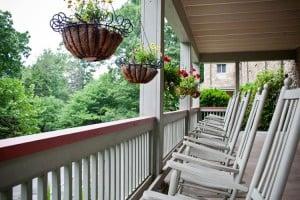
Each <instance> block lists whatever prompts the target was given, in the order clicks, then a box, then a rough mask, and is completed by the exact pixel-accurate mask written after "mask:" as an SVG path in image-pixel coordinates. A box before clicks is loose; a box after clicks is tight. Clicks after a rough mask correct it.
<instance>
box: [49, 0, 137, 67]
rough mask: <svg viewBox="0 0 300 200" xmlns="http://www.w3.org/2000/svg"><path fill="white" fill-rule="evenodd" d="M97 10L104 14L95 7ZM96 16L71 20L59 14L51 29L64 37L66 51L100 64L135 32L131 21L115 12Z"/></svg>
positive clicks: (53, 20)
mask: <svg viewBox="0 0 300 200" xmlns="http://www.w3.org/2000/svg"><path fill="white" fill-rule="evenodd" d="M89 3H90V4H92V5H94V3H93V2H92V1H90V2H89ZM83 8H85V7H83ZM94 9H95V12H100V11H101V10H100V8H98V7H96V5H94ZM81 12H82V11H81ZM96 14H98V13H96ZM96 14H95V15H92V16H90V17H89V18H87V19H83V17H82V16H80V14H75V17H73V18H72V17H67V16H66V15H65V14H64V13H62V12H60V13H58V14H56V15H54V16H53V18H52V19H51V21H50V26H51V27H52V29H53V30H54V31H56V32H60V33H61V34H62V37H63V42H64V45H65V47H66V49H67V50H68V51H69V52H71V54H72V55H73V56H75V57H77V58H79V59H84V60H87V61H100V60H105V59H107V58H109V57H111V56H112V55H113V54H114V52H115V51H116V49H117V48H118V46H119V45H120V44H121V42H122V40H123V37H125V36H127V35H128V33H130V32H131V31H132V29H133V26H132V24H131V22H130V20H128V19H125V18H123V17H122V16H117V15H116V14H115V13H110V12H105V13H103V14H101V13H100V14H98V15H99V16H97V15H96Z"/></svg>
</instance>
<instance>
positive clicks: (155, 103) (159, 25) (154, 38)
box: [140, 0, 165, 175]
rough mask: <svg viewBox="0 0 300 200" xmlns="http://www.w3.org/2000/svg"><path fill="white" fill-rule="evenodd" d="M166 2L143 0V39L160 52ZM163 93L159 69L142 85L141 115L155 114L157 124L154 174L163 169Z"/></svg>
mask: <svg viewBox="0 0 300 200" xmlns="http://www.w3.org/2000/svg"><path fill="white" fill-rule="evenodd" d="M164 3H165V1H161V0H141V17H142V30H141V31H142V41H143V44H144V46H145V47H147V46H148V45H150V44H151V43H154V44H157V45H158V46H159V50H160V52H158V53H157V56H158V58H159V57H160V53H161V54H162V55H163V53H164V45H163V41H164V38H163V34H164V33H163V32H164ZM163 93H164V75H163V70H158V74H157V75H156V77H155V78H154V79H153V80H152V81H151V82H149V83H147V84H141V86H140V116H155V117H156V118H157V124H156V127H155V129H154V131H153V134H151V135H152V142H151V143H152V144H153V146H152V149H151V156H153V157H152V159H151V160H152V163H151V164H152V166H151V169H152V174H154V175H158V174H159V173H160V171H161V169H162V159H163V124H162V115H163Z"/></svg>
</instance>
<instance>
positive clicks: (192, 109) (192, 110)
mask: <svg viewBox="0 0 300 200" xmlns="http://www.w3.org/2000/svg"><path fill="white" fill-rule="evenodd" d="M198 111H200V108H199V107H193V108H191V110H190V112H191V113H195V112H198Z"/></svg>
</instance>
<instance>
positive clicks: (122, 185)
mask: <svg viewBox="0 0 300 200" xmlns="http://www.w3.org/2000/svg"><path fill="white" fill-rule="evenodd" d="M121 199H122V200H123V199H125V143H124V142H122V143H121Z"/></svg>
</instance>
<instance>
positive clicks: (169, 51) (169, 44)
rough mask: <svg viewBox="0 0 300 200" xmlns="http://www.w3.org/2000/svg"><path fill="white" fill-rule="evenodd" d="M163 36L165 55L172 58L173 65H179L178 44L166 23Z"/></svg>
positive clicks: (171, 29)
mask: <svg viewBox="0 0 300 200" xmlns="http://www.w3.org/2000/svg"><path fill="white" fill-rule="evenodd" d="M164 34H165V36H164V46H165V55H168V56H170V57H171V58H172V62H173V64H174V65H179V60H180V55H179V51H180V42H179V39H178V37H177V36H176V34H175V32H174V30H173V28H172V27H171V26H170V25H169V23H168V22H167V21H166V22H165V27H164Z"/></svg>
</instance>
